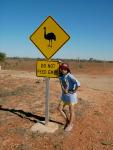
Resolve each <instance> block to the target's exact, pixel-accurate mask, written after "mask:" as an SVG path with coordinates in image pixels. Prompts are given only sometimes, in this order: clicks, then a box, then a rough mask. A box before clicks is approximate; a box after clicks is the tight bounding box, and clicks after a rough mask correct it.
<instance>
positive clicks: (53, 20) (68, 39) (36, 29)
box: [30, 16, 70, 59]
mask: <svg viewBox="0 0 113 150" xmlns="http://www.w3.org/2000/svg"><path fill="white" fill-rule="evenodd" d="M49 17H50V18H51V19H52V20H53V21H54V22H55V23H56V24H57V25H58V26H59V28H61V29H62V30H63V31H64V29H63V28H62V27H61V26H60V25H59V24H58V23H57V22H56V21H55V20H54V19H53V18H52V17H51V16H48V17H47V18H46V20H47V19H48V18H49ZM46 20H45V21H46ZM45 21H44V22H45ZM44 22H43V23H42V24H41V25H40V26H39V27H38V28H37V29H36V30H35V31H34V32H33V33H32V35H33V34H34V33H35V32H37V30H38V29H39V28H40V27H41V26H42V25H43V24H44ZM64 32H65V31H64ZM65 34H66V35H67V36H68V37H69V38H68V39H67V40H66V41H65V42H64V43H62V45H61V46H60V47H59V48H58V49H57V51H58V50H59V49H60V48H61V47H62V46H63V45H64V44H65V43H66V42H67V41H68V40H69V39H70V36H69V35H68V34H67V33H66V32H65ZM32 35H31V36H30V40H31V41H32V39H31V37H32ZM32 42H33V41H32ZM33 44H34V45H35V46H36V47H37V48H38V49H39V50H40V52H41V53H42V54H43V55H44V56H45V54H44V53H43V52H42V50H41V49H40V48H39V47H38V46H37V45H36V44H35V43H34V42H33ZM57 51H56V52H57ZM56 52H54V53H53V55H54V54H55V53H56ZM53 55H51V56H50V57H48V58H47V57H46V56H45V58H47V59H50V58H51V57H52V56H53Z"/></svg>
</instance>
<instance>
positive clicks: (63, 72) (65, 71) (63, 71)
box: [60, 69, 68, 75]
mask: <svg viewBox="0 0 113 150" xmlns="http://www.w3.org/2000/svg"><path fill="white" fill-rule="evenodd" d="M60 71H61V72H62V74H64V75H65V74H67V73H68V71H67V69H60Z"/></svg>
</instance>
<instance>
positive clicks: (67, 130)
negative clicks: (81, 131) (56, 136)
mask: <svg viewBox="0 0 113 150" xmlns="http://www.w3.org/2000/svg"><path fill="white" fill-rule="evenodd" d="M72 129H73V125H68V126H67V127H66V128H65V131H66V132H69V131H71V130H72Z"/></svg>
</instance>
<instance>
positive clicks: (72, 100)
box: [58, 63, 80, 131]
mask: <svg viewBox="0 0 113 150" xmlns="http://www.w3.org/2000/svg"><path fill="white" fill-rule="evenodd" d="M59 69H60V77H59V80H60V84H61V88H62V95H61V101H60V103H59V106H58V110H59V111H60V113H61V115H62V116H63V117H64V119H65V121H66V126H65V131H71V130H72V129H73V122H74V106H75V104H77V102H78V99H77V93H76V91H77V89H78V87H80V82H79V81H78V80H77V79H76V78H75V77H74V76H73V75H72V74H71V72H70V69H69V66H68V64H66V63H62V64H61V65H60V68H59ZM67 105H68V107H69V117H68V115H67V114H66V112H65V109H64V108H65V106H67Z"/></svg>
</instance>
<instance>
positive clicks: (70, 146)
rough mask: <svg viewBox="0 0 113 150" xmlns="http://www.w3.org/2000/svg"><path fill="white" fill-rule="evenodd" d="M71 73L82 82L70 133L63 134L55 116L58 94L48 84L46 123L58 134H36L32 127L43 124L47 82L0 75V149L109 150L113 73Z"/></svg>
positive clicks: (23, 74) (24, 74)
mask: <svg viewBox="0 0 113 150" xmlns="http://www.w3.org/2000/svg"><path fill="white" fill-rule="evenodd" d="M95 67H96V66H95ZM97 68H99V67H97ZM72 69H73V68H72ZM73 70H74V69H73ZM90 70H91V69H90ZM87 71H88V68H87ZM97 71H98V72H99V73H97ZM73 74H74V75H75V76H76V78H77V79H78V80H79V81H80V82H81V87H80V88H79V90H78V98H79V103H78V104H77V105H76V106H75V121H74V129H73V131H72V132H70V133H66V132H65V131H64V129H63V127H64V125H63V124H62V123H64V120H63V118H62V117H61V116H60V114H59V112H58V111H57V106H58V103H59V99H60V94H61V89H60V85H59V81H58V79H51V80H50V96H51V97H50V104H49V106H50V119H51V121H54V122H57V123H59V129H58V131H56V132H55V133H53V134H47V133H44V134H40V133H38V132H37V133H33V132H31V130H30V128H31V127H32V126H33V125H34V124H35V123H36V122H37V119H39V120H44V116H45V115H44V100H45V97H44V96H45V81H44V80H43V78H37V77H36V76H35V73H34V72H28V71H15V70H1V71H0V150H113V68H109V67H108V69H107V70H106V69H105V68H104V70H103V69H102V68H101V69H100V70H99V69H96V70H94V69H93V70H92V71H90V72H88V73H86V72H85V71H83V72H82V71H81V70H80V72H77V74H75V71H73Z"/></svg>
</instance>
